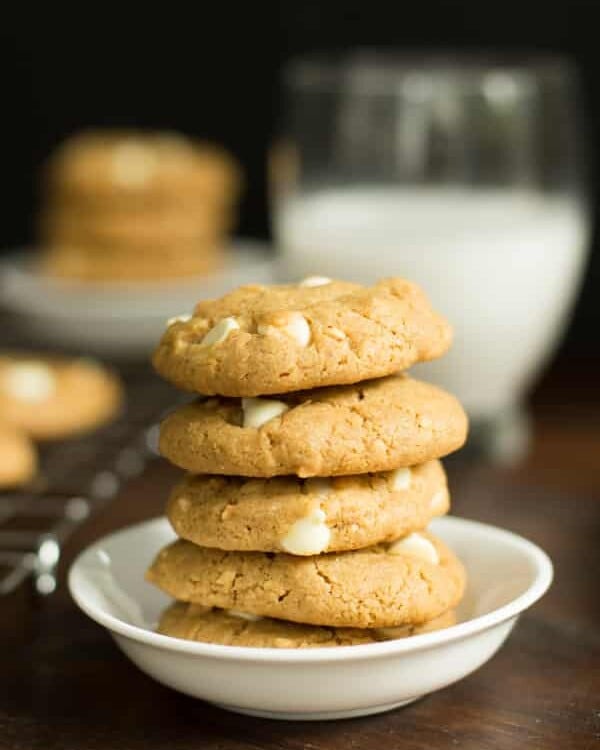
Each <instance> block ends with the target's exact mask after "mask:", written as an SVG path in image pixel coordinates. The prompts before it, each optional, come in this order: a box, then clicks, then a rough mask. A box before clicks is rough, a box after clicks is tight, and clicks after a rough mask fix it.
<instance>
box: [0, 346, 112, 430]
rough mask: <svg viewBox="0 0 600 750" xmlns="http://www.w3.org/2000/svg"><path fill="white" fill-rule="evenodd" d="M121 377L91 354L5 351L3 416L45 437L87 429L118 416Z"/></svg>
mask: <svg viewBox="0 0 600 750" xmlns="http://www.w3.org/2000/svg"><path fill="white" fill-rule="evenodd" d="M122 397H123V394H122V390H121V385H120V383H119V381H118V380H117V378H116V377H115V376H114V375H112V374H111V373H109V372H107V371H106V370H105V369H104V368H102V367H101V366H100V365H99V364H97V363H95V362H93V361H91V360H86V359H73V360H70V359H61V358H58V357H47V356H45V355H39V356H37V355H25V354H16V353H15V354H7V355H0V414H1V415H2V419H3V420H4V421H6V422H8V423H10V424H12V425H14V426H15V427H18V428H19V429H22V430H24V431H25V432H27V433H29V434H30V435H31V436H32V437H34V438H36V439H40V440H51V439H56V438H62V437H67V436H69V435H71V434H75V433H78V432H84V431H86V430H89V429H92V428H94V427H98V426H99V425H101V424H103V423H105V422H108V421H109V420H110V419H112V418H113V417H115V416H116V414H117V412H118V411H119V409H120V407H121V402H122Z"/></svg>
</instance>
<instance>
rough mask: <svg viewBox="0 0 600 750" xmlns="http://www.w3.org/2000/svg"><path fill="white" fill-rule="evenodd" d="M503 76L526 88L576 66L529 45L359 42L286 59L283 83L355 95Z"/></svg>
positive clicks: (573, 73)
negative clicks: (404, 47)
mask: <svg viewBox="0 0 600 750" xmlns="http://www.w3.org/2000/svg"><path fill="white" fill-rule="evenodd" d="M498 75H500V76H503V77H504V78H505V80H510V81H511V82H512V84H513V85H514V86H516V87H518V88H522V89H524V90H527V91H529V90H530V89H531V87H532V85H535V84H536V82H539V81H554V82H557V83H564V82H567V81H569V82H570V81H573V80H576V79H577V77H578V75H577V67H576V65H575V63H574V62H573V60H572V59H571V58H569V57H567V56H562V55H558V54H550V53H539V52H536V51H535V50H518V49H515V50H499V49H495V48H490V49H479V50H471V51H460V50H452V49H450V48H448V49H441V50H431V49H423V50H409V51H403V52H400V51H398V50H390V49H386V48H370V47H359V48H355V49H352V50H341V51H340V50H337V51H329V52H316V53H311V54H307V55H302V56H300V57H296V58H293V59H291V60H289V61H288V62H287V63H286V64H285V65H284V66H283V68H282V73H281V78H282V81H283V84H284V85H285V86H286V87H288V88H290V89H294V90H304V91H307V92H315V93H328V92H332V91H335V90H347V91H351V92H352V93H356V94H358V95H365V96H368V95H372V96H377V95H396V94H398V93H401V92H402V87H403V85H404V84H406V83H407V82H409V81H410V82H411V84H412V83H413V82H414V81H415V80H417V81H418V80H420V81H425V80H429V81H439V82H440V83H442V84H447V85H452V86H454V87H459V88H464V89H477V88H480V87H481V86H482V85H483V84H484V83H485V81H486V80H489V77H490V76H498Z"/></svg>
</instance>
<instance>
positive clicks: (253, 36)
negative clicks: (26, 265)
mask: <svg viewBox="0 0 600 750" xmlns="http://www.w3.org/2000/svg"><path fill="white" fill-rule="evenodd" d="M599 7H600V4H599V3H598V2H595V0H592V1H590V2H566V0H565V2H561V3H556V4H553V3H544V4H542V3H535V2H527V1H526V0H523V1H522V2H520V3H516V2H512V3H511V2H481V0H468V1H467V0H463V1H462V2H421V3H400V2H364V0H362V2H358V1H357V0H347V1H346V2H342V1H341V0H329V1H327V0H321V2H315V1H314V0H303V1H300V0H298V1H297V2H283V3H278V4H275V3H266V2H263V3H260V2H258V3H245V2H244V3H242V2H238V3H231V2H230V3H222V4H210V5H209V4H208V3H197V4H194V5H189V6H188V5H184V4H170V5H169V4H167V5H165V4H160V5H159V6H157V8H156V9H155V10H154V9H153V8H152V7H151V6H150V5H149V4H146V5H144V6H139V8H138V10H137V12H136V11H135V10H134V9H133V6H131V5H129V6H127V7H125V5H124V4H123V5H120V6H117V5H114V6H111V5H108V4H102V5H100V4H97V3H93V4H81V5H77V6H75V5H74V6H73V7H69V8H67V6H66V5H63V6H60V5H59V4H52V6H51V7H48V6H47V7H45V8H44V7H38V6H37V4H34V3H33V2H26V3H22V4H20V5H19V7H18V8H12V9H11V10H10V11H7V10H4V11H3V15H2V18H1V21H0V92H1V98H0V102H1V112H2V116H1V119H0V164H1V165H2V182H1V183H0V184H2V185H3V193H4V195H3V211H2V230H1V234H0V247H3V248H10V247H15V246H18V245H22V244H23V243H26V242H28V241H29V240H30V239H31V238H32V236H33V230H32V224H33V222H32V220H33V217H34V214H35V206H36V201H37V197H36V174H37V172H38V168H39V165H40V163H41V162H42V161H43V159H44V158H45V156H46V155H47V154H48V153H49V151H50V150H51V149H52V148H53V147H54V146H55V145H56V143H57V142H59V141H60V140H61V139H62V138H64V137H65V136H66V135H68V134H69V133H71V132H72V131H74V130H77V129H79V128H81V127H85V126H90V125H99V126H128V125H131V126H141V127H157V128H173V129H178V130H182V131H184V132H188V133H191V134H196V135H200V136H203V137H207V138H211V139H214V140H217V141H220V142H221V143H223V144H224V145H225V146H227V147H228V148H230V149H231V150H232V151H233V153H234V154H236V156H237V157H238V158H239V160H240V161H241V162H242V164H243V165H244V168H245V170H246V173H247V176H248V184H249V189H248V192H247V195H246V197H245V200H244V204H243V207H242V218H241V226H240V232H241V233H243V234H245V235H251V236H256V237H267V236H268V234H269V226H268V212H267V198H266V181H265V156H266V150H267V147H268V144H269V142H270V140H271V138H272V136H273V134H274V132H275V129H276V123H277V118H278V115H279V111H280V96H279V92H278V86H277V81H278V70H279V68H280V66H281V64H282V62H284V61H285V60H287V59H288V58H290V57H291V56H294V55H296V54H299V53H302V52H307V51H310V50H322V49H327V48H330V47H335V48H344V47H347V46H353V45H385V46H392V47H397V48H400V49H408V48H412V49H415V48H416V49H419V48H428V49H431V48H434V49H435V48H438V47H440V48H448V47H451V48H459V49H461V50H467V49H472V48H475V49H477V48H482V47H487V46H494V47H502V48H516V49H519V50H522V49H528V50H531V49H533V50H538V51H543V52H548V51H549V52H554V53H556V52H558V53H562V54H566V55H569V56H570V57H571V58H573V59H574V60H575V62H576V63H577V65H578V66H579V69H580V72H581V76H582V82H583V90H584V97H585V106H586V113H587V118H588V131H589V134H590V136H591V137H590V141H591V145H592V147H593V146H594V145H595V141H596V140H597V137H598V126H599V117H600V111H599V110H600V78H599V77H598V71H599V70H600V43H599V41H598V31H597V29H598V24H597V22H595V17H596V15H597V11H598V9H599ZM594 11H596V12H594ZM589 158H590V160H591V162H592V164H591V166H592V170H591V171H592V173H593V172H597V171H598V170H597V169H596V166H597V165H596V162H597V157H596V155H595V153H594V148H592V149H591V150H590V157H589ZM593 244H594V248H593V252H592V256H591V260H590V263H589V267H588V272H587V276H586V280H585V284H584V289H583V293H582V296H581V298H580V300H579V304H578V306H577V310H576V314H575V318H574V321H573V324H572V325H571V328H570V330H569V334H568V337H567V339H566V341H565V344H564V346H563V349H562V352H561V353H562V355H563V356H564V355H574V356H577V357H578V358H588V357H600V338H599V337H598V336H597V332H596V323H597V321H598V319H599V317H600V299H599V297H600V252H599V251H598V247H597V245H598V242H597V241H596V240H594V243H593Z"/></svg>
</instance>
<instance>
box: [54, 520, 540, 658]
mask: <svg viewBox="0 0 600 750" xmlns="http://www.w3.org/2000/svg"><path fill="white" fill-rule="evenodd" d="M165 521H166V519H165V517H164V516H158V517H155V518H152V519H149V520H147V521H142V522H141V523H137V524H133V525H130V526H126V527H125V528H122V529H119V530H118V531H115V532H112V533H110V534H106V535H105V536H103V537H101V538H100V539H97V540H96V541H95V542H93V543H92V544H90V545H88V546H87V547H86V548H85V549H84V550H82V551H81V552H80V553H79V554H78V555H77V557H76V558H75V560H74V561H73V562H72V563H71V566H70V568H69V572H68V588H69V591H70V594H71V596H72V598H73V599H74V601H75V603H76V604H77V606H78V607H79V608H80V609H81V610H82V611H83V612H84V613H85V614H87V615H88V617H90V618H91V619H92V620H94V621H95V622H97V623H98V624H100V625H102V626H103V627H105V628H106V629H108V630H109V631H110V632H111V633H113V634H116V635H119V636H123V637H125V638H129V639H130V640H133V641H137V642H139V643H143V644H145V645H148V646H153V647H155V648H158V649H160V650H163V651H175V652H178V653H184V654H188V655H190V656H200V657H205V658H212V659H217V660H218V659H225V660H234V661H235V660H239V661H245V662H248V661H251V662H260V663H263V664H264V663H283V662H286V663H291V662H302V663H303V664H307V663H316V662H325V661H332V662H336V661H347V660H349V659H371V658H385V657H389V656H392V655H397V654H403V653H413V652H416V651H421V650H423V649H429V648H432V647H435V646H440V645H444V644H446V643H452V642H454V641H458V640H462V639H465V638H468V637H469V636H472V635H475V634H477V633H481V632H483V631H485V630H488V629H490V628H492V627H494V626H496V625H500V624H501V623H503V622H506V621H507V620H511V619H514V618H516V617H517V616H518V615H520V614H521V613H522V612H524V611H525V610H526V609H528V608H529V607H530V606H531V605H532V604H534V603H535V602H536V601H538V600H539V599H540V598H541V597H542V596H543V595H544V594H545V592H546V591H547V590H548V588H549V586H550V584H551V583H552V579H553V574H554V569H553V565H552V561H551V560H550V557H549V556H548V555H547V554H546V552H544V550H542V549H541V548H540V547H538V545H536V544H534V543H533V542H530V541H529V540H528V539H525V538H524V537H522V536H520V535H519V534H516V533H514V532H512V531H509V530H507V529H503V528H501V527H498V526H494V525H492V524H487V523H482V522H481V521H472V520H470V519H466V518H461V517H460V516H445V517H442V518H438V519H436V522H435V523H436V525H437V526H450V527H452V526H455V527H467V529H469V530H470V531H471V532H472V533H473V534H477V533H479V534H493V535H495V536H496V537H497V538H499V539H501V540H502V541H504V542H505V543H506V544H510V545H512V546H513V548H514V549H516V550H518V551H519V552H521V554H524V555H525V556H526V557H528V558H529V560H530V561H531V562H532V563H533V566H534V569H535V575H534V579H533V581H532V583H531V584H530V585H529V586H528V587H527V589H526V590H525V591H524V592H523V593H522V594H520V595H519V596H517V597H515V598H514V599H512V600H511V601H510V602H508V603H507V604H504V605H502V606H501V607H497V608H496V609H494V610H492V611H491V612H487V613H486V614H484V615H478V616H477V617H473V618H471V619H469V620H466V621H465V622H460V623H458V624H456V625H452V626H450V627H448V628H444V629H443V630H437V631H433V632H430V633H422V634H420V635H414V636H411V637H410V638H404V639H396V640H389V641H381V642H378V643H368V644H362V645H355V646H346V647H344V646H327V647H323V648H306V649H295V648H272V647H256V646H226V645H221V644H214V643H201V642H196V641H187V640H184V639H180V638H173V637H172V636H167V635H162V634H160V633H155V632H153V631H150V630H147V629H145V628H142V627H139V626H137V625H132V624H130V623H128V622H125V621H123V620H121V619H119V618H118V617H115V616H114V615H112V614H109V613H108V612H106V611H104V610H103V609H102V608H101V607H99V606H97V605H96V604H94V603H91V602H90V601H89V600H88V599H87V597H86V596H85V594H82V593H81V591H80V580H79V579H80V576H81V575H82V572H81V566H82V565H83V563H84V557H87V556H89V555H90V554H92V553H93V551H94V550H95V549H97V548H99V547H101V546H102V545H103V544H106V543H107V542H109V541H111V540H113V539H115V538H116V537H119V536H126V535H127V534H130V533H131V532H133V531H139V530H141V528H142V527H144V526H150V525H155V524H158V523H159V522H161V523H164V522H165Z"/></svg>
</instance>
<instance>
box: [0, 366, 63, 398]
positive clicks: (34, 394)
mask: <svg viewBox="0 0 600 750" xmlns="http://www.w3.org/2000/svg"><path fill="white" fill-rule="evenodd" d="M2 386H3V390H4V391H5V392H6V393H8V394H10V395H11V396H13V397H14V398H18V399H20V400H21V401H29V402H32V403H39V402H41V401H45V400H46V399H47V398H49V397H50V396H51V395H52V394H53V393H54V391H55V390H56V380H55V378H54V375H53V373H52V370H51V369H50V368H49V367H48V366H47V365H45V364H44V363H43V362H19V363H15V364H13V365H10V367H9V368H8V369H7V371H6V372H5V374H4V378H3V383H2Z"/></svg>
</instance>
